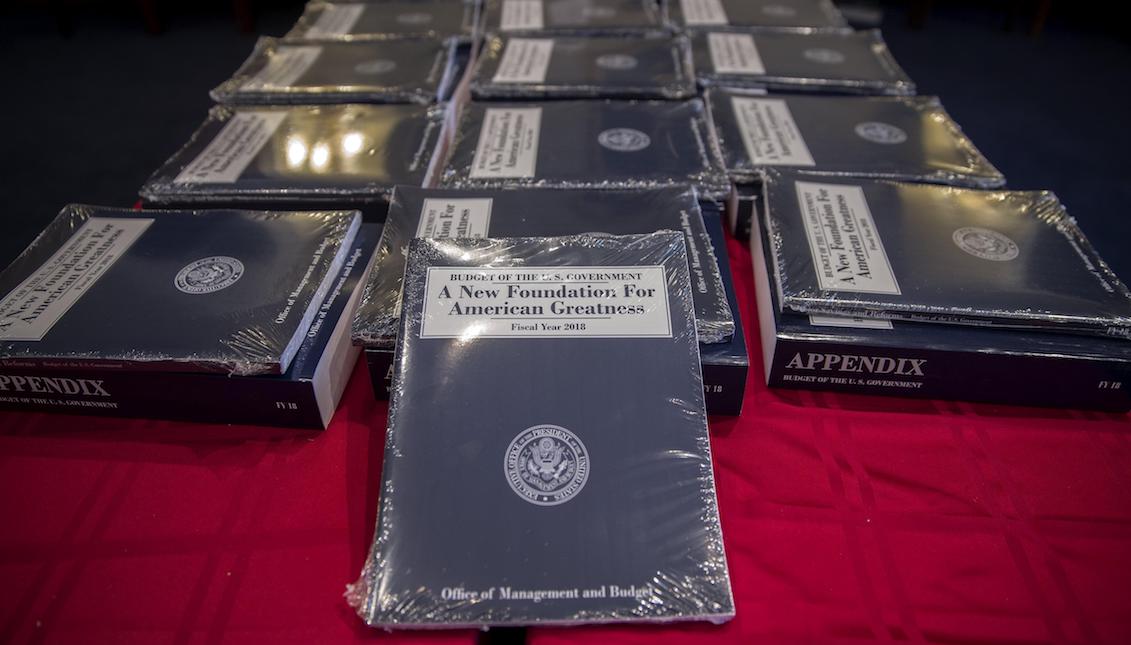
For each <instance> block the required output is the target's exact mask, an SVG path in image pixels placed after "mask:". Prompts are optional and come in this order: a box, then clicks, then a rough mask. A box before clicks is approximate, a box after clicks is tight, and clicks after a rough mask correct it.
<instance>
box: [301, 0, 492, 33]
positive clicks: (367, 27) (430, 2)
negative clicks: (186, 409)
mask: <svg viewBox="0 0 1131 645" xmlns="http://www.w3.org/2000/svg"><path fill="white" fill-rule="evenodd" d="M475 8H476V3H474V2H459V1H456V2H451V1H450V0H383V1H382V2H375V3H369V2H319V1H317V0H316V1H315V2H309V3H307V5H306V10H305V11H304V12H303V14H302V16H301V17H299V19H298V22H297V23H295V26H294V28H293V29H291V31H290V32H289V33H288V34H287V37H288V38H309V39H311V40H395V39H403V38H439V39H443V40H447V39H460V40H467V39H469V38H471V36H472V34H473V33H474V30H475V20H476V17H477V13H476V9H475Z"/></svg>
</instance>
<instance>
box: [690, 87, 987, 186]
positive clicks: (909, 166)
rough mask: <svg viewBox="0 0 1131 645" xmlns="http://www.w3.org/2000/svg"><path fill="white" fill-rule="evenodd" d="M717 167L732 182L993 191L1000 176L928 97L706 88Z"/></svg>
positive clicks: (933, 100) (933, 99) (935, 101)
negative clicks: (809, 178)
mask: <svg viewBox="0 0 1131 645" xmlns="http://www.w3.org/2000/svg"><path fill="white" fill-rule="evenodd" d="M706 101H707V106H708V108H709V109H710V113H711V122H712V123H713V124H714V127H715V132H716V133H717V134H718V140H719V148H720V150H721V151H722V154H723V162H724V163H725V164H726V167H727V172H728V173H730V176H731V178H733V179H734V180H735V181H736V182H739V183H757V182H758V181H760V179H761V173H762V171H764V170H766V169H768V168H780V169H788V170H790V171H792V172H794V173H798V174H806V175H815V176H827V177H837V176H857V177H870V178H880V179H897V180H905V181H918V182H931V183H938V184H950V185H955V186H970V187H975V188H998V187H1000V186H1002V185H1003V184H1004V183H1005V177H1004V176H1002V174H1001V173H1000V172H998V170H997V169H996V168H994V167H993V165H991V164H990V162H989V161H988V160H987V159H986V158H985V157H984V156H982V154H981V153H980V152H979V151H978V149H977V148H976V147H974V143H973V142H972V141H970V139H969V138H967V137H966V135H965V134H963V133H962V129H961V128H960V127H958V124H957V123H955V122H954V120H953V119H951V118H950V115H948V114H947V113H946V110H944V109H943V107H942V104H940V103H939V100H938V99H937V98H935V97H933V96H910V97H902V96H900V97H888V96H801V95H777V96H767V95H764V94H759V93H753V92H748V91H743V90H728V89H724V88H712V89H710V90H707V98H706Z"/></svg>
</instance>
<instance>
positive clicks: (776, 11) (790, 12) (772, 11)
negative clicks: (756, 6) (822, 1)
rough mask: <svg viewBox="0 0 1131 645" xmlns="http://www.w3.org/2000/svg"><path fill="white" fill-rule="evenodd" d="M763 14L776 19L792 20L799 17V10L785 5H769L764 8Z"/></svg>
mask: <svg viewBox="0 0 1131 645" xmlns="http://www.w3.org/2000/svg"><path fill="white" fill-rule="evenodd" d="M762 13H764V14H766V15H767V16H773V17H775V18H792V17H793V16H796V15H797V9H794V8H793V7H787V6H786V5H784V4H768V5H766V6H764V7H762Z"/></svg>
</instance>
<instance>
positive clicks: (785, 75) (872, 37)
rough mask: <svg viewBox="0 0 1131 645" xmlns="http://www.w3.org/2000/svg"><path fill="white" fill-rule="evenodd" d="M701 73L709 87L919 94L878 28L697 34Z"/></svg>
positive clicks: (695, 49)
mask: <svg viewBox="0 0 1131 645" xmlns="http://www.w3.org/2000/svg"><path fill="white" fill-rule="evenodd" d="M691 49H692V54H693V56H694V59H695V74H696V77H697V78H698V79H699V84H700V85H703V86H725V87H747V88H756V89H769V90H776V91H782V92H818V93H824V94H886V95H896V96H900V95H904V96H909V95H912V94H915V84H914V83H912V82H911V79H910V78H908V77H907V74H906V73H904V71H903V70H902V69H900V67H899V64H898V63H896V62H895V59H894V58H893V57H892V55H891V52H889V51H888V48H887V45H886V44H885V43H884V40H883V38H881V37H880V32H878V31H859V32H853V33H813V34H795V33H785V32H754V31H749V30H748V31H745V32H728V31H708V32H696V33H695V34H694V35H693V36H692V38H691Z"/></svg>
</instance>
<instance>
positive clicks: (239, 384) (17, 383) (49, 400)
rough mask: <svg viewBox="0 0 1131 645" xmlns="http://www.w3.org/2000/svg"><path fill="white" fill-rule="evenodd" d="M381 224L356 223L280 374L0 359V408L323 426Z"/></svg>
mask: <svg viewBox="0 0 1131 645" xmlns="http://www.w3.org/2000/svg"><path fill="white" fill-rule="evenodd" d="M380 234H381V231H380V227H379V226H376V225H372V224H363V225H362V226H361V227H360V229H359V231H358V233H357V237H356V238H355V239H354V241H353V243H352V244H351V245H350V249H349V252H348V254H347V255H346V260H345V262H344V263H343V264H342V268H341V271H340V272H339V273H338V275H337V276H336V279H335V281H334V282H333V284H332V286H331V288H330V290H329V293H328V294H327V295H326V299H325V300H323V301H322V303H321V305H320V306H319V307H318V310H317V313H316V315H315V317H314V319H313V322H312V323H311V325H310V329H309V330H307V332H306V334H305V336H304V339H303V341H302V345H301V346H300V347H299V349H298V351H297V352H296V353H295V357H294V360H292V361H291V364H290V367H288V368H287V371H286V372H284V373H283V374H262V375H255V376H229V375H227V374H218V373H209V372H154V371H123V370H107V369H90V368H87V369H84V368H76V369H65V370H62V369H42V368H28V367H23V366H19V365H17V366H5V365H2V364H0V408H4V409H10V410H28V411H35V412H57V413H58V412H63V413H68V414H76V413H77V414H96V415H105V416H122V417H140V418H149V419H173V420H180V421H196V422H207V423H224V424H254V425H266V426H278V427H291V428H306V429H323V428H325V427H326V425H327V424H328V423H329V421H330V418H331V417H332V416H333V413H334V409H335V407H336V406H337V403H338V400H339V399H340V397H341V393H342V391H343V390H344V388H345V385H346V382H347V381H348V379H349V376H350V374H351V373H352V371H353V365H354V363H355V362H356V360H357V355H358V351H357V349H356V348H354V347H352V346H351V345H350V343H349V339H348V338H346V335H347V334H348V331H347V329H348V325H349V318H350V315H351V312H352V307H353V306H354V305H356V304H357V301H358V300H359V298H360V289H361V287H362V286H363V285H364V282H363V280H364V277H365V273H366V269H367V268H368V266H369V263H370V259H371V258H372V254H373V249H374V247H375V246H376V244H377V240H378V238H379V237H380Z"/></svg>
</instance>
